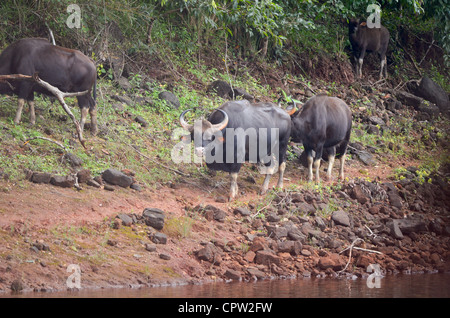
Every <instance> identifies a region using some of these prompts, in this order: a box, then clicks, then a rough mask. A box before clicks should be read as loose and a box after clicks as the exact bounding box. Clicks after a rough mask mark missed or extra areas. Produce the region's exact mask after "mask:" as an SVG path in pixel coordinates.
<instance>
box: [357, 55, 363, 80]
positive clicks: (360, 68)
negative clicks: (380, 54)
mask: <svg viewBox="0 0 450 318" xmlns="http://www.w3.org/2000/svg"><path fill="white" fill-rule="evenodd" d="M362 65H363V59H362V58H360V59H359V60H358V76H359V78H362Z"/></svg>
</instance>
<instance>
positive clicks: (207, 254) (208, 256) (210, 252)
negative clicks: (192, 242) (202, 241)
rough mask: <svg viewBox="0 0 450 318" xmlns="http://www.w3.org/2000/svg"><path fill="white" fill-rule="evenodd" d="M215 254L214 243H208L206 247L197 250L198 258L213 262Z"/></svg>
mask: <svg viewBox="0 0 450 318" xmlns="http://www.w3.org/2000/svg"><path fill="white" fill-rule="evenodd" d="M215 254H216V252H215V249H214V246H213V245H212V244H206V246H205V247H203V248H202V249H200V250H199V251H198V252H197V258H198V259H200V260H202V261H207V262H210V263H212V262H214V259H215Z"/></svg>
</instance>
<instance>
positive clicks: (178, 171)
mask: <svg viewBox="0 0 450 318" xmlns="http://www.w3.org/2000/svg"><path fill="white" fill-rule="evenodd" d="M125 144H126V145H127V146H128V147H130V148H132V149H133V150H134V151H136V152H137V153H138V154H139V155H141V156H142V157H144V158H147V159H148V160H150V161H151V162H153V163H156V164H157V165H159V166H161V167H163V168H165V169H168V170H170V171H173V172H175V173H178V174H179V175H182V176H183V177H189V175H188V174H186V173H184V172H181V171H180V170H177V169H174V168H171V167H169V166H166V165H163V164H162V163H160V162H158V161H156V160H155V159H152V158H150V157H149V156H147V155H144V154H143V153H142V152H140V151H139V150H137V149H136V148H134V147H133V146H132V145H130V144H127V143H125Z"/></svg>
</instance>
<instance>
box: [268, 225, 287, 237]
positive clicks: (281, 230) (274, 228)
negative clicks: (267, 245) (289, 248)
mask: <svg viewBox="0 0 450 318" xmlns="http://www.w3.org/2000/svg"><path fill="white" fill-rule="evenodd" d="M266 229H267V236H269V237H272V238H274V239H277V240H279V239H280V238H282V237H286V236H287V235H288V229H287V228H285V227H284V226H278V225H266Z"/></svg>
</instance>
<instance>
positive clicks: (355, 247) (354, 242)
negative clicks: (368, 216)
mask: <svg viewBox="0 0 450 318" xmlns="http://www.w3.org/2000/svg"><path fill="white" fill-rule="evenodd" d="M366 227H367V226H366ZM369 230H370V229H369ZM370 232H372V231H370ZM372 235H375V234H373V233H372ZM369 236H370V235H369ZM358 241H363V242H364V240H363V239H361V238H359V237H358V238H357V239H355V240H354V241H353V242H352V244H350V246H349V247H347V248H345V249H343V250H342V251H340V252H339V254H341V253H344V252H345V251H346V250H348V249H350V252H349V255H348V261H347V264H346V265H345V267H344V268H343V269H341V270H340V271H338V272H337V274H338V275H339V274H340V273H341V272H343V271H345V270H346V269H347V267H348V265H349V264H350V261H351V259H352V250H353V249H355V250H358V251H364V252H370V253H376V254H381V255H383V253H381V252H379V251H374V250H369V249H366V248H362V247H357V246H355V244H356V242H358Z"/></svg>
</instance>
